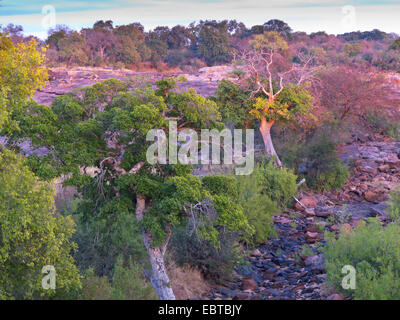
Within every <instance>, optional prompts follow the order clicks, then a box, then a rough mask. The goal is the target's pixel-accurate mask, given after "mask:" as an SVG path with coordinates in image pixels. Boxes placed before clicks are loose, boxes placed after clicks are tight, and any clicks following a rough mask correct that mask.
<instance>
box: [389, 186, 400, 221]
mask: <svg viewBox="0 0 400 320" xmlns="http://www.w3.org/2000/svg"><path fill="white" fill-rule="evenodd" d="M390 203H391V205H390V208H389V210H390V217H391V218H392V219H398V218H400V188H397V189H395V190H393V191H392V192H391V197H390Z"/></svg>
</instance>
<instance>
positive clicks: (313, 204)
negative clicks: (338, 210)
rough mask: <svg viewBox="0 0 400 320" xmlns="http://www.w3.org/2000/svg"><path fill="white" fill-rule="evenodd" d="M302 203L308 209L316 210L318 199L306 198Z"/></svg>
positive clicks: (302, 199)
mask: <svg viewBox="0 0 400 320" xmlns="http://www.w3.org/2000/svg"><path fill="white" fill-rule="evenodd" d="M300 202H301V203H302V204H303V205H304V206H305V207H307V208H315V207H316V206H317V204H318V199H317V198H315V197H314V196H305V197H303V198H301V200H300Z"/></svg>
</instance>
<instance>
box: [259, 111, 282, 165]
mask: <svg viewBox="0 0 400 320" xmlns="http://www.w3.org/2000/svg"><path fill="white" fill-rule="evenodd" d="M274 123H275V121H274V120H270V121H267V120H266V119H265V118H263V119H261V123H260V132H261V135H262V137H263V141H264V146H265V152H266V153H267V154H268V155H270V156H271V157H274V163H275V165H276V166H278V167H279V168H282V162H281V160H280V159H279V157H278V154H277V153H276V151H275V148H274V145H273V143H272V139H271V127H272V125H273V124H274Z"/></svg>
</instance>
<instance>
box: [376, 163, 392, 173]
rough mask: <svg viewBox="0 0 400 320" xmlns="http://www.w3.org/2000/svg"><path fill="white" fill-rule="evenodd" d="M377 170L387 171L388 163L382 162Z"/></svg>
mask: <svg viewBox="0 0 400 320" xmlns="http://www.w3.org/2000/svg"><path fill="white" fill-rule="evenodd" d="M378 170H379V171H380V172H389V171H390V166H389V165H388V164H384V165H381V166H379V167H378Z"/></svg>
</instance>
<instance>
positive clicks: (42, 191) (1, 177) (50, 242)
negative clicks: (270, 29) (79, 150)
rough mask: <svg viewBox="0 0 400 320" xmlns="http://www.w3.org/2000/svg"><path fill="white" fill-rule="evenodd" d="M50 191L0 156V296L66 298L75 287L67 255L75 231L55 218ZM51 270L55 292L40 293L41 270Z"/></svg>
mask: <svg viewBox="0 0 400 320" xmlns="http://www.w3.org/2000/svg"><path fill="white" fill-rule="evenodd" d="M53 196H54V190H53V189H52V187H51V185H50V184H48V183H45V182H41V181H39V180H38V178H37V177H36V176H35V175H34V174H33V173H32V172H31V171H30V170H29V169H28V168H27V167H26V166H25V165H24V164H23V161H22V159H21V158H20V157H18V156H16V155H14V154H13V153H12V152H10V151H7V150H5V149H3V150H2V151H0V234H1V239H2V240H1V245H0V265H1V275H0V290H1V292H2V296H3V297H5V298H9V299H13V298H14V299H32V298H33V299H35V298H46V297H66V296H67V295H68V294H70V293H71V294H72V292H74V291H76V290H78V289H79V287H80V276H79V273H78V270H77V268H76V266H75V265H74V260H73V258H72V257H71V255H70V252H71V251H73V250H75V249H76V244H75V243H73V242H71V240H70V238H71V236H72V234H73V233H74V229H75V225H74V222H73V220H72V219H71V217H61V216H59V215H57V214H55V212H54V210H55V208H54V199H53ZM46 265H53V266H54V267H55V269H56V290H55V291H53V290H47V291H46V290H43V289H42V286H41V281H42V279H43V277H44V275H43V274H42V273H41V271H42V268H43V267H44V266H46Z"/></svg>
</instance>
